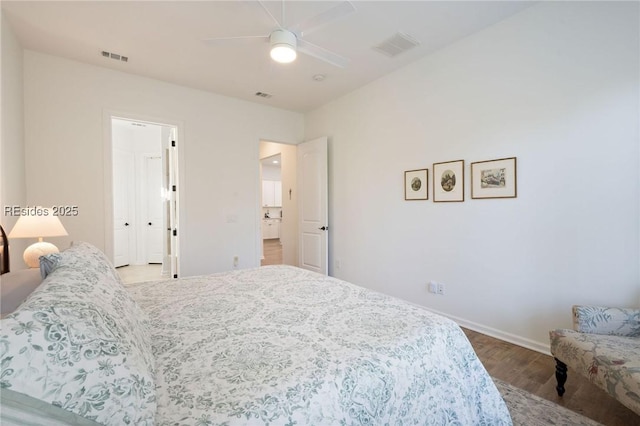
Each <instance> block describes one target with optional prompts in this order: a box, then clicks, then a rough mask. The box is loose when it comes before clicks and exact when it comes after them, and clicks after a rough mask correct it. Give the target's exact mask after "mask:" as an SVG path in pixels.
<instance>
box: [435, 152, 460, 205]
mask: <svg viewBox="0 0 640 426" xmlns="http://www.w3.org/2000/svg"><path fill="white" fill-rule="evenodd" d="M433 201H434V202H435V203H440V202H452V201H453V202H455V201H464V160H456V161H447V162H445V163H433Z"/></svg>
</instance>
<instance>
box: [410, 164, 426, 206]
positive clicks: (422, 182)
mask: <svg viewBox="0 0 640 426" xmlns="http://www.w3.org/2000/svg"><path fill="white" fill-rule="evenodd" d="M404 199H405V200H428V199H429V170H428V169H420V170H407V171H406V172H404Z"/></svg>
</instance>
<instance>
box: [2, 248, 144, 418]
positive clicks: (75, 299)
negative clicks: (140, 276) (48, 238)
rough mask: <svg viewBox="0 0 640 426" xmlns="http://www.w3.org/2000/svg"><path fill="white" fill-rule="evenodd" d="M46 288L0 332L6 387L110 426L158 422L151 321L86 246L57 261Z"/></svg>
mask: <svg viewBox="0 0 640 426" xmlns="http://www.w3.org/2000/svg"><path fill="white" fill-rule="evenodd" d="M52 260H53V262H52V263H53V267H52V268H50V272H49V274H48V276H47V278H46V279H45V280H44V281H43V283H42V285H41V286H40V287H39V288H38V289H37V290H36V291H34V292H33V293H32V294H31V296H30V297H29V298H28V299H27V300H26V301H25V302H24V303H23V304H22V305H21V306H20V307H19V308H18V310H17V311H15V312H14V313H13V314H11V315H9V316H8V317H7V318H5V319H3V320H2V328H1V330H2V331H1V332H0V358H1V368H2V371H1V377H0V387H2V388H6V389H10V390H12V391H14V392H19V393H22V394H26V395H29V396H31V397H35V398H37V399H40V400H43V401H45V402H48V403H50V404H53V405H55V406H57V407H60V408H62V409H65V410H68V411H71V412H73V413H75V414H78V415H80V416H82V417H85V418H87V419H90V420H94V421H96V422H98V423H101V424H105V425H127V424H130V425H151V424H153V421H154V416H155V412H156V400H155V383H154V368H155V366H154V359H153V356H152V352H151V335H150V331H149V326H148V318H147V316H146V314H145V313H144V312H143V311H142V310H141V309H140V308H139V306H138V305H137V304H136V303H135V301H133V299H131V297H130V296H129V294H128V293H127V291H126V289H125V288H124V287H123V286H122V284H121V282H120V280H119V278H118V275H117V273H116V272H115V270H114V269H113V267H112V266H111V265H110V264H109V262H108V260H107V258H106V256H105V255H104V254H103V253H102V252H101V251H100V250H98V249H97V248H95V247H93V246H92V245H90V244H87V243H79V244H76V245H74V246H72V247H70V248H69V249H67V250H65V251H64V252H62V253H59V254H57V255H56V256H54V259H52Z"/></svg>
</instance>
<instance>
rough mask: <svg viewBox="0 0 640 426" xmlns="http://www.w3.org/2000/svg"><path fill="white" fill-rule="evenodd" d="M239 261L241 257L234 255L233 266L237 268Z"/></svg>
mask: <svg viewBox="0 0 640 426" xmlns="http://www.w3.org/2000/svg"><path fill="white" fill-rule="evenodd" d="M239 263H240V259H239V258H238V256H233V267H234V268H237V267H238V264H239Z"/></svg>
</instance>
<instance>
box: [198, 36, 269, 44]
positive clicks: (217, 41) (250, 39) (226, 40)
mask: <svg viewBox="0 0 640 426" xmlns="http://www.w3.org/2000/svg"><path fill="white" fill-rule="evenodd" d="M259 39H264V40H269V36H268V35H266V36H265V35H253V36H237V37H214V38H206V39H204V40H202V42H203V43H205V44H208V45H210V46H217V45H220V44H223V43H229V42H231V43H239V42H253V41H255V40H259Z"/></svg>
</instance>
